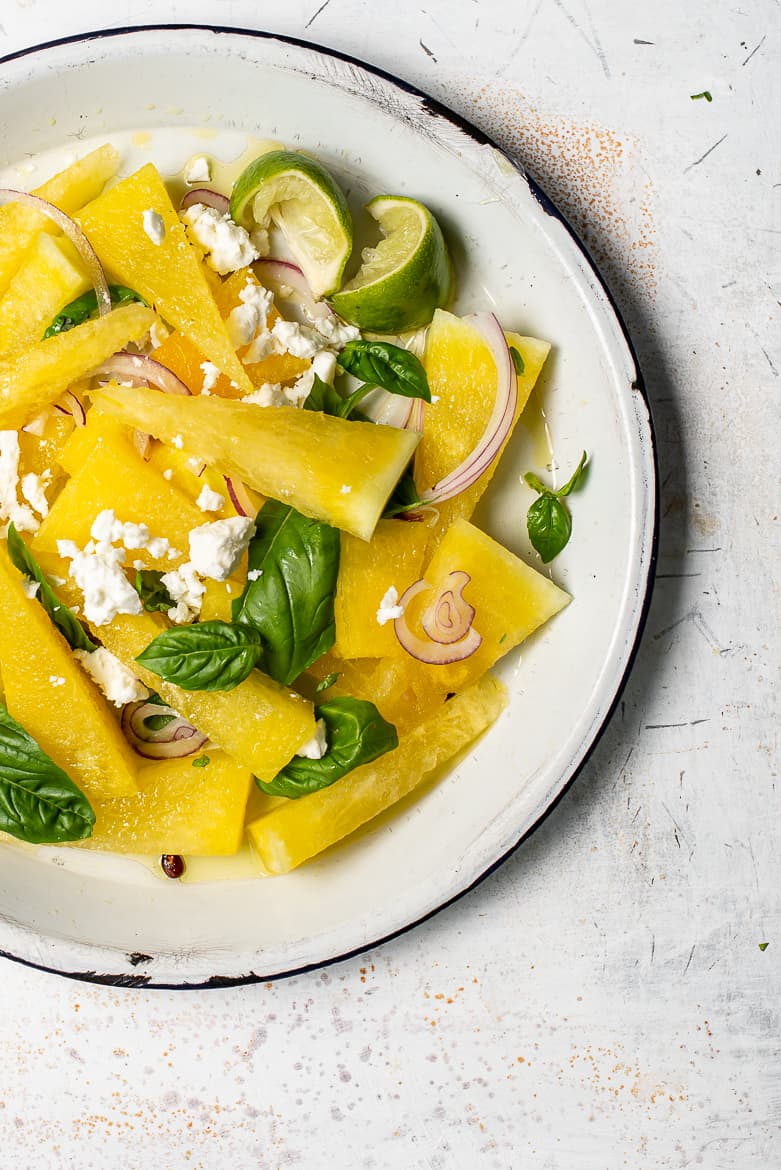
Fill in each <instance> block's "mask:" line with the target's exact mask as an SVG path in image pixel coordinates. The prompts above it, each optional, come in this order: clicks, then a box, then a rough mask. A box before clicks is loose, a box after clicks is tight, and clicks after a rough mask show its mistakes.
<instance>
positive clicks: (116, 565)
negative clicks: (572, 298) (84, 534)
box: [57, 540, 141, 626]
mask: <svg viewBox="0 0 781 1170" xmlns="http://www.w3.org/2000/svg"><path fill="white" fill-rule="evenodd" d="M57 551H58V552H59V554H60V556H61V557H67V558H68V559H69V560H70V562H71V566H70V575H71V577H72V578H73V580H74V581H75V583H76V584H77V585H78V587H79V589H80V590H81V592H82V594H83V595H84V616H85V617H86V619H87V621H88V622H90V623H91V624H92V625H95V626H106V625H108V623H109V622H110V621H112V620H113V619H114V618H115V617H116V616H117V614H118V613H141V599H140V598H139V596H138V594H137V593H136V591H135V589H134V588H133V586H132V585H131V584H130V582H129V581H128V579H127V577H126V576H125V573H124V571H123V569H122V562H123V561H124V559H125V550H124V549H123V548H112V546H111V545H110V544H108V543H107V542H106V541H103V540H102V541H99V542H98V543H97V544H95V542H94V541H90V543H89V544H88V545H87V546H86V548H85V549H84V551H83V552H81V551H80V550H79V548H78V547H77V545H75V544H74V543H73V541H72V540H58V541H57Z"/></svg>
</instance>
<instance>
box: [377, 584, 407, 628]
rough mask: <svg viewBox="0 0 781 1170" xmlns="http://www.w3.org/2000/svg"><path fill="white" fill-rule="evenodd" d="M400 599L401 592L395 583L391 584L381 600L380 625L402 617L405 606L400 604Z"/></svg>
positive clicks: (379, 610)
mask: <svg viewBox="0 0 781 1170" xmlns="http://www.w3.org/2000/svg"><path fill="white" fill-rule="evenodd" d="M398 601H399V592H398V590H397V589H396V588H394V586H393V585H391V587H390V589H388V591H387V592H386V594H385V596H384V597H383V599H382V601H381V602H380V608H379V609H378V610H377V625H378V626H384V625H385V624H386V622H392V621H395V620H396V618H400V617H401V616H402V614H403V613H404V606H403V605H399V604H398Z"/></svg>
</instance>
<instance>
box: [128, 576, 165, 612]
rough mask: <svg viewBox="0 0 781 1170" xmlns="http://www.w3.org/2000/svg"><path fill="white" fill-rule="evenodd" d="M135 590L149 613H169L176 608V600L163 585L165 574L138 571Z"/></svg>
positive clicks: (134, 583)
mask: <svg viewBox="0 0 781 1170" xmlns="http://www.w3.org/2000/svg"><path fill="white" fill-rule="evenodd" d="M133 585H134V588H135V591H136V593H137V594H138V596H139V597H140V598H141V603H142V604H143V606H144V609H145V610H146V611H147V613H155V612H156V613H167V612H168V610H169V609H172V608H175V602H174V599H173V598H172V597H171V594H170V593H169V592H168V590H167V589H166V587H165V585H164V584H163V574H162V573H161V572H159V570H157V569H138V570H137V572H136V579H135V581H134V582H133Z"/></svg>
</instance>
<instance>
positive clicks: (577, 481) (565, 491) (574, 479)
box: [556, 451, 588, 497]
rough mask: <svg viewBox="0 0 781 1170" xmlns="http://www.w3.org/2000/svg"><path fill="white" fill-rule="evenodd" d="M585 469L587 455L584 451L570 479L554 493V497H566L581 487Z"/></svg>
mask: <svg viewBox="0 0 781 1170" xmlns="http://www.w3.org/2000/svg"><path fill="white" fill-rule="evenodd" d="M587 467H588V455H587V454H586V452H585V451H584V452H583V454H582V455H581V457H580V463H579V464H578V465H577V467H576V468H575V470H574V471H573V473H572V475H571V476H570V478H569V479H568V480H567V482H566V483H565V484H564V487H560V488H559V490H558V491H557V492H556V495H557V496H559V497H561V496H568V495H569V494H570V492H574V491H577V489H578V488H579V487H582V486H583V480H584V477H585V474H586V468H587Z"/></svg>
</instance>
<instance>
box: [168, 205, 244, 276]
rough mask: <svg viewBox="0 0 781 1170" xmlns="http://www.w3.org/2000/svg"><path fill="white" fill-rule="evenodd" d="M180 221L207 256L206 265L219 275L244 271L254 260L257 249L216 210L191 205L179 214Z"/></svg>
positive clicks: (231, 221)
mask: <svg viewBox="0 0 781 1170" xmlns="http://www.w3.org/2000/svg"><path fill="white" fill-rule="evenodd" d="M181 219H182V221H183V222H184V223H185V224H186V225H187V227H188V228H189V230H190V234H191V236H192V237H193V239H194V240H195V241H196V243H198V244H200V246H201V247H202V248H203V250H204V251H205V252H206V253H207V255H206V263H207V264H208V265H209V267H210V268H213V269H214V271H215V272H219V273H220V275H221V276H225V275H226V274H227V273H228V272H235V271H236V269H238V268H246V266H247V265H248V264H251V263H252V261H253V260H257V259H258V256H259V253H258V250H257V248H256V247H255V245H254V244H253V243H252V240H251V239H250V238H249V235H248V234H247V232H246V231H245V230H244V228H243V227H239V225H238V224H237V223H234V222H233V220H232V219H231V217H230V216H229V215H222V214H221V213H220V212H219V211H217V210H216V208H214V207H206V206H205V204H203V203H194V204H193V206H192V207H188V208H187V209H186V211H183V212H182V213H181Z"/></svg>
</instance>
